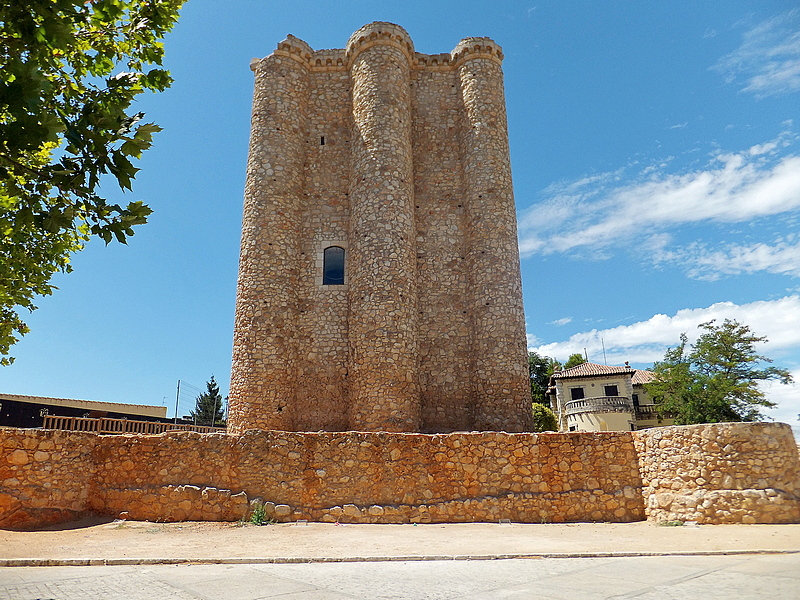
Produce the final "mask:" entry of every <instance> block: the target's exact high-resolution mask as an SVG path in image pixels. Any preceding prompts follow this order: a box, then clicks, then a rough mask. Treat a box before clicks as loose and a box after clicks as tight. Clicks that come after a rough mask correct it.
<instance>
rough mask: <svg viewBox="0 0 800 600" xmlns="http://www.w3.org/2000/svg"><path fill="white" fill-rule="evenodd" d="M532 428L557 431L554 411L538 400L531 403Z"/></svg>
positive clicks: (537, 430) (539, 430)
mask: <svg viewBox="0 0 800 600" xmlns="http://www.w3.org/2000/svg"><path fill="white" fill-rule="evenodd" d="M533 430H534V431H536V432H541V431H558V420H557V419H556V415H555V413H554V412H553V411H552V410H550V408H549V407H547V406H545V405H544V404H540V403H538V402H534V403H533Z"/></svg>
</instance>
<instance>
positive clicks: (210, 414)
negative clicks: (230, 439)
mask: <svg viewBox="0 0 800 600" xmlns="http://www.w3.org/2000/svg"><path fill="white" fill-rule="evenodd" d="M223 402H224V400H223V399H222V395H221V394H220V393H219V385H217V381H216V379H214V376H213V375H212V376H211V379H209V380H208V381H207V382H206V391H205V392H203V393H202V394H200V395H199V396H198V397H197V400H195V406H194V410H193V411H192V412H191V413H189V414H190V415H191V417H192V419H193V420H194V422H195V423H196V424H197V425H209V426H220V427H222V426H224V424H225V423H224V421H225V411H224V409H223Z"/></svg>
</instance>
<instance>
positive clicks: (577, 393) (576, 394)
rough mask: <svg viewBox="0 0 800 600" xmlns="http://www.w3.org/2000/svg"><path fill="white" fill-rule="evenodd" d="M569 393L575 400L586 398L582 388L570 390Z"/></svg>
mask: <svg viewBox="0 0 800 600" xmlns="http://www.w3.org/2000/svg"><path fill="white" fill-rule="evenodd" d="M569 393H570V397H571V398H572V399H573V400H581V399H583V398H584V395H583V388H582V387H574V388H569Z"/></svg>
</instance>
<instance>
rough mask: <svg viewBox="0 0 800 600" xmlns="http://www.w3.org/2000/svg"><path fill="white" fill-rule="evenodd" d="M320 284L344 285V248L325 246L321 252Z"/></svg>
mask: <svg viewBox="0 0 800 600" xmlns="http://www.w3.org/2000/svg"><path fill="white" fill-rule="evenodd" d="M322 285H344V248H340V247H339V246H329V247H327V248H325V250H324V252H323V254H322Z"/></svg>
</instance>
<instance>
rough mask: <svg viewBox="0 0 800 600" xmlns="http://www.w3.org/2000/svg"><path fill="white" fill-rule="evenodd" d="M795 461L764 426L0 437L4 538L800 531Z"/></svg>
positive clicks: (784, 435)
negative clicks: (427, 528) (239, 523)
mask: <svg viewBox="0 0 800 600" xmlns="http://www.w3.org/2000/svg"><path fill="white" fill-rule="evenodd" d="M790 450H792V452H790ZM799 462H800V459H798V455H797V452H796V450H795V447H794V442H793V439H792V434H791V429H789V427H788V426H787V425H782V424H763V423H759V424H734V425H731V424H723V425H707V426H698V427H669V428H664V429H658V430H650V431H643V432H636V433H630V432H617V433H606V432H603V433H549V434H531V433H529V434H508V433H502V432H501V433H451V434H436V435H429V434H410V433H405V434H404V433H400V434H398V433H385V432H376V433H364V432H329V433H324V432H320V433H294V432H284V431H255V430H251V431H248V432H246V433H244V434H242V435H226V434H198V433H191V432H172V433H165V434H160V435H120V436H99V435H97V434H92V433H81V432H63V431H43V430H34V429H27V430H25V429H23V430H12V429H5V430H0V527H3V528H30V527H35V526H40V525H43V524H47V523H52V522H58V521H64V520H68V519H69V518H72V517H75V516H77V515H78V514H80V513H82V512H85V511H92V512H96V513H100V514H108V515H111V516H120V515H122V516H123V517H125V518H130V519H137V520H152V521H181V520H219V521H233V520H237V519H240V518H243V517H246V516H247V515H248V514H249V512H250V511H251V510H252V507H253V506H254V505H256V504H263V505H264V506H265V507H266V509H267V512H268V515H269V516H270V517H271V518H274V519H275V520H277V521H293V520H298V519H307V520H310V521H323V522H334V521H339V522H351V523H409V522H415V523H416V522H419V523H438V522H472V521H497V520H499V519H510V520H512V521H515V522H526V523H549V522H579V521H612V522H628V521H638V520H643V519H645V518H648V519H651V520H696V521H699V522H702V523H728V522H736V523H747V522H763V523H784V522H800V512H798V511H800V497H799V496H798V491H800V481H798V473H800V464H798V463H799ZM695 471H697V473H695ZM717 472H718V473H719V475H717ZM701 477H703V481H700V482H699V478H701ZM691 478H693V479H691ZM689 479H691V482H690V481H689ZM694 499H697V502H696V503H695V504H694V507H693V508H692V509H691V510H690V509H689V507H690V505H691V503H692V501H693V500H694ZM667 500H669V502H667Z"/></svg>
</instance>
